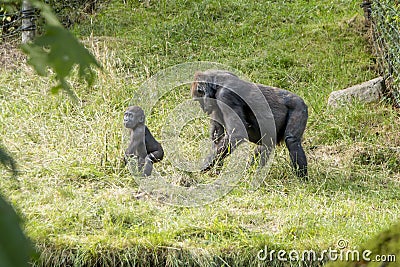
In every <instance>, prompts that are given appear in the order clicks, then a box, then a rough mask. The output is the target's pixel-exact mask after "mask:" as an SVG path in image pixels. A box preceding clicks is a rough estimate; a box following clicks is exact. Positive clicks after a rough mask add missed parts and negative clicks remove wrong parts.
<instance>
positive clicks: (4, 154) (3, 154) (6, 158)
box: [0, 146, 17, 175]
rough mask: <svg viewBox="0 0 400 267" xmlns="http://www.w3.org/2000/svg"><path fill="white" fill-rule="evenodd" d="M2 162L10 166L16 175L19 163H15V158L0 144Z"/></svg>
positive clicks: (0, 159) (0, 161)
mask: <svg viewBox="0 0 400 267" xmlns="http://www.w3.org/2000/svg"><path fill="white" fill-rule="evenodd" d="M0 163H1V164H2V165H3V166H5V167H8V168H10V170H11V171H12V172H13V174H14V175H16V174H17V164H16V163H15V161H14V159H13V158H12V157H11V156H10V155H9V154H8V153H7V151H6V150H5V149H4V148H3V147H1V146H0Z"/></svg>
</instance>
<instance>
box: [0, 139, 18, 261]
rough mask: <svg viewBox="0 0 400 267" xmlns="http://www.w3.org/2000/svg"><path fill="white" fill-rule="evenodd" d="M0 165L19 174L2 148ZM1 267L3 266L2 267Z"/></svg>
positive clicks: (0, 150)
mask: <svg viewBox="0 0 400 267" xmlns="http://www.w3.org/2000/svg"><path fill="white" fill-rule="evenodd" d="M0 163H1V164H2V165H3V166H5V167H8V168H10V170H11V171H12V172H13V174H14V175H15V174H17V164H16V163H15V161H14V159H13V158H12V157H11V156H10V155H9V154H8V153H7V151H6V150H5V149H4V148H3V147H1V146H0ZM0 266H1V265H0Z"/></svg>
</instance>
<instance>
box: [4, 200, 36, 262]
mask: <svg viewBox="0 0 400 267" xmlns="http://www.w3.org/2000/svg"><path fill="white" fill-rule="evenodd" d="M19 223H20V220H19V217H18V216H17V214H16V213H15V211H14V209H13V208H12V207H11V205H10V204H9V203H7V202H6V201H5V200H4V199H3V198H2V197H1V196H0V266H7V267H25V266H28V262H29V259H30V257H31V256H32V255H33V252H34V250H33V247H32V244H31V242H30V241H29V240H28V239H27V238H26V237H25V235H24V233H23V232H22V230H21V228H20V226H19Z"/></svg>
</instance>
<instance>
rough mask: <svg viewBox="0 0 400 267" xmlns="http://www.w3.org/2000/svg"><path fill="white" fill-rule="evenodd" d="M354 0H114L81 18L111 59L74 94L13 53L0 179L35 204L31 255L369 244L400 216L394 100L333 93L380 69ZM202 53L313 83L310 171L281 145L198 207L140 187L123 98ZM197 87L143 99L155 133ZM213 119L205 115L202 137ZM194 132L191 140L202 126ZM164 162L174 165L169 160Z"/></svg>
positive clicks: (64, 257) (250, 257) (197, 259)
mask: <svg viewBox="0 0 400 267" xmlns="http://www.w3.org/2000/svg"><path fill="white" fill-rule="evenodd" d="M359 4H360V3H359V1H356V0H353V1H341V0H335V1H327V0H322V1H313V0H311V1H306V0H300V1H279V2H275V1H254V2H252V3H248V1H244V0H235V1H216V0H210V1H183V0H176V1H164V0H162V1H154V2H150V6H149V7H147V5H146V4H144V3H141V2H138V1H126V0H125V1H122V0H114V1H111V3H110V4H109V5H108V6H107V7H104V8H103V9H102V11H101V12H100V13H98V14H94V15H92V17H91V19H90V20H87V23H83V24H80V25H75V26H74V28H73V32H74V33H75V34H76V35H77V36H79V38H80V39H81V40H83V41H84V42H85V44H86V45H87V47H89V48H90V49H91V50H92V52H93V54H94V55H95V57H96V58H97V60H98V61H99V62H100V63H101V64H102V66H103V67H104V72H99V73H98V79H97V80H96V81H95V82H94V84H93V89H90V90H88V89H87V88H86V86H85V85H84V84H81V83H80V81H79V79H78V78H73V79H72V80H71V81H70V83H71V87H72V88H73V89H74V91H75V93H76V94H77V97H78V103H74V102H73V101H71V99H70V98H67V97H64V96H62V95H51V96H49V95H48V92H49V88H51V87H52V84H53V82H52V81H49V80H48V79H47V78H43V77H37V76H36V75H35V74H34V73H33V72H32V71H31V70H30V69H29V68H27V67H25V66H23V65H21V66H20V67H19V68H17V69H7V68H3V69H2V70H1V72H0V81H1V82H0V84H1V85H0V111H1V114H2V115H1V116H0V120H1V123H0V138H1V139H0V143H3V144H4V145H5V146H6V147H7V148H8V149H9V150H10V151H11V153H12V154H13V155H14V157H15V159H16V160H17V162H18V163H19V169H20V171H21V174H20V175H19V176H18V179H8V178H5V179H2V180H0V188H1V189H2V192H3V194H4V195H6V196H7V197H8V199H10V201H11V202H12V203H13V205H14V206H15V207H16V208H17V210H18V212H19V213H20V214H22V215H23V217H24V218H25V232H26V233H27V235H28V236H29V237H30V238H31V239H32V240H33V241H34V242H35V244H36V245H37V247H38V250H39V252H40V259H39V260H38V261H37V262H36V264H37V265H68V264H69V265H75V266H81V265H87V266H93V265H95V264H96V265H99V266H109V265H118V264H121V263H124V264H125V265H128V262H129V264H130V265H140V266H153V265H154V264H158V265H160V266H164V265H168V266H181V265H183V264H186V265H196V266H197V265H200V266H210V265H217V266H223V265H226V266H250V265H257V264H259V265H267V266H288V265H289V264H290V263H289V262H281V261H278V260H277V259H276V258H275V259H273V261H272V262H270V261H260V260H259V259H258V258H257V253H258V252H259V251H260V250H261V249H265V248H266V247H267V248H268V250H272V249H274V250H280V249H284V250H287V251H290V250H292V249H296V250H299V251H301V250H305V249H314V250H316V251H322V250H323V249H326V248H329V247H332V248H333V247H336V246H337V242H338V241H339V240H341V239H345V240H346V242H347V243H348V245H349V246H351V247H359V246H360V245H361V244H363V243H365V242H366V241H367V240H368V239H369V238H371V237H372V236H374V235H375V234H376V233H377V232H379V231H381V230H383V229H385V228H387V227H388V226H389V225H391V224H392V223H394V222H395V221H396V219H397V218H398V217H399V214H400V210H399V208H398V196H399V179H400V169H399V166H400V164H399V163H400V157H399V153H398V147H399V146H400V139H399V137H398V132H399V127H400V126H399V125H400V123H399V120H400V118H399V116H398V114H397V113H396V112H395V111H393V110H392V109H391V107H390V106H387V105H385V103H379V104H370V105H365V104H362V103H354V104H353V105H351V106H343V107H341V108H339V109H335V110H334V109H328V108H326V102H327V97H328V95H329V93H330V92H331V91H333V90H338V89H342V88H345V87H347V86H350V85H354V84H357V83H360V82H363V81H365V80H368V79H371V78H374V77H375V75H376V74H375V72H374V67H375V66H374V65H373V59H372V58H371V54H370V51H369V47H368V44H367V41H366V38H365V37H364V36H363V34H364V31H363V30H364V29H363V23H362V17H361V15H360V14H362V10H361V9H360V8H359ZM199 60H201V61H213V62H220V63H223V64H225V65H228V66H231V67H233V68H236V69H238V70H240V71H242V72H243V73H244V74H245V75H246V76H247V77H248V78H249V79H250V80H252V81H254V82H260V83H264V84H269V85H274V86H279V87H282V88H286V89H288V90H291V91H293V92H296V93H297V94H299V95H301V96H302V97H303V98H304V99H305V101H306V103H307V104H308V106H309V113H310V118H309V123H308V128H307V130H306V134H305V138H304V139H305V150H306V153H307V155H308V158H309V165H310V167H309V172H310V179H309V181H307V182H305V181H302V180H299V179H298V178H296V176H295V175H294V174H293V173H292V172H291V169H290V164H289V161H288V155H287V152H286V150H285V149H284V147H280V148H278V149H277V151H276V153H275V157H274V160H273V163H272V166H271V168H270V174H269V176H268V177H266V179H265V182H264V184H263V185H262V186H261V187H260V188H259V189H258V190H257V191H254V192H250V191H249V190H247V188H246V185H245V183H243V184H239V186H238V187H237V188H235V189H234V190H233V191H232V192H231V193H230V194H228V195H227V196H225V197H224V198H223V199H221V200H218V201H216V202H214V203H212V204H209V205H206V206H201V207H195V208H185V207H176V206H169V205H164V204H160V203H159V202H157V201H155V200H153V199H152V198H151V197H148V196H144V197H143V196H142V197H138V195H140V194H137V193H138V192H140V190H139V189H138V186H137V184H136V183H135V181H134V179H133V177H132V176H131V175H130V173H129V171H128V170H127V169H125V168H122V167H121V165H120V160H121V157H122V150H123V148H124V146H125V143H124V142H123V140H122V138H121V136H122V134H123V130H122V123H121V117H122V112H123V110H124V108H125V107H126V106H127V105H128V104H129V103H130V100H131V98H132V97H133V96H134V94H135V93H137V90H138V88H139V86H140V85H141V84H142V83H143V82H144V81H145V80H146V79H147V78H148V77H150V76H152V75H153V74H155V73H157V72H158V71H160V70H162V69H164V68H167V67H170V66H173V65H175V64H179V63H184V62H189V61H199ZM187 99H190V97H189V94H188V88H187V87H180V88H177V90H176V92H172V93H171V94H169V95H167V96H166V97H165V98H164V99H161V100H160V105H159V108H158V109H157V110H155V111H154V113H152V114H148V124H149V126H150V127H151V129H152V131H154V133H155V134H156V136H157V137H159V136H160V134H161V131H162V128H163V123H165V121H166V119H165V117H166V114H168V112H169V111H171V110H172V109H173V108H174V107H175V106H176V105H177V104H178V103H180V102H182V101H184V100H187ZM206 124H207V123H206V121H205V123H204V128H202V127H199V128H200V133H201V134H202V136H203V137H204V136H205V135H207V130H206V129H207V127H206V126H207V125H206ZM189 133H190V132H189ZM187 139H188V144H193V146H192V150H193V151H195V150H196V149H197V148H196V145H197V143H196V140H194V141H193V140H192V139H193V138H191V135H190V134H188V135H187ZM162 141H164V142H166V141H167V140H162ZM166 152H167V153H168V151H166ZM166 156H167V157H168V154H167V155H166ZM157 169H159V170H161V171H165V172H167V173H171V172H174V171H175V172H178V171H176V170H174V168H173V166H171V164H169V163H168V161H167V160H166V161H164V162H161V163H159V165H158V166H157ZM195 179H204V180H206V179H210V180H212V179H213V177H210V178H207V176H204V177H199V178H198V177H195ZM299 264H300V263H299ZM313 264H314V265H318V264H319V263H318V262H314V263H313Z"/></svg>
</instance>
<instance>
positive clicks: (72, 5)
mask: <svg viewBox="0 0 400 267" xmlns="http://www.w3.org/2000/svg"><path fill="white" fill-rule="evenodd" d="M109 1H110V0H70V1H65V0H44V2H45V3H46V4H48V5H49V6H51V7H52V9H53V10H54V12H55V14H56V15H57V17H58V19H59V20H60V21H61V23H62V24H63V25H64V26H65V27H66V28H70V27H71V26H72V25H73V24H74V23H80V22H82V21H84V20H85V19H86V18H87V17H88V16H89V15H91V14H93V13H94V12H96V11H97V10H98V9H100V8H101V7H102V6H105V5H106V4H108V3H109ZM21 9H22V8H21V4H11V3H10V4H5V3H4V4H0V42H1V41H8V40H10V39H11V38H12V39H14V38H17V37H19V36H20V35H21V33H22V32H23V31H36V32H38V33H39V34H40V32H41V31H42V30H43V29H42V27H43V24H44V23H43V19H42V18H40V16H39V12H38V11H37V10H35V9H28V10H23V11H21ZM26 19H29V20H31V21H32V22H34V23H32V26H30V27H25V26H23V23H22V20H26Z"/></svg>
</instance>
